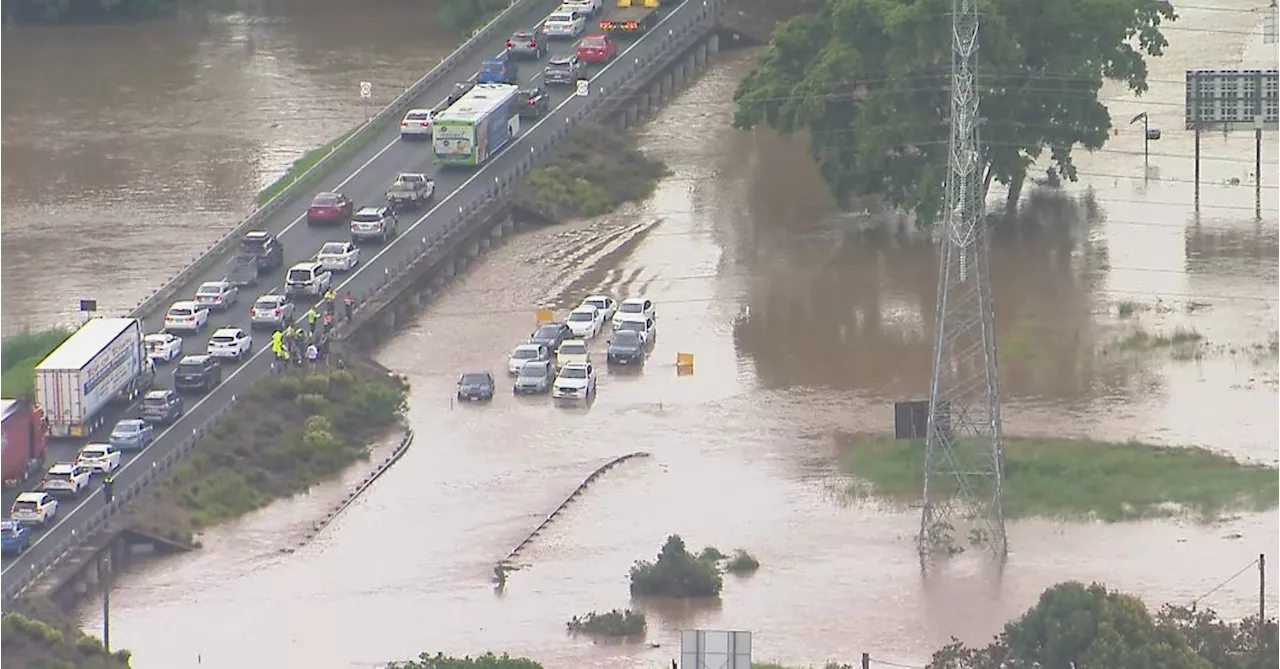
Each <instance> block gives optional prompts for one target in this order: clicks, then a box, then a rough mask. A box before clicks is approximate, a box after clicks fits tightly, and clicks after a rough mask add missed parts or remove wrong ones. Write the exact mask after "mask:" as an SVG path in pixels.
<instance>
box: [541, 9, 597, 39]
mask: <svg viewBox="0 0 1280 669" xmlns="http://www.w3.org/2000/svg"><path fill="white" fill-rule="evenodd" d="M586 31H587V17H586V15H585V14H582V13H579V12H575V11H572V10H570V11H557V12H553V13H552V14H551V15H550V16H548V17H547V20H546V21H543V22H542V34H543V35H546V36H547V37H567V38H574V37H577V36H578V35H581V34H582V33H584V32H586Z"/></svg>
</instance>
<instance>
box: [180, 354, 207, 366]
mask: <svg viewBox="0 0 1280 669" xmlns="http://www.w3.org/2000/svg"><path fill="white" fill-rule="evenodd" d="M208 359H209V356H208V355H205V354H204V353H195V354H192V355H184V356H182V359H181V360H179V361H178V364H179V365H181V364H182V363H184V362H204V361H206V360H208Z"/></svg>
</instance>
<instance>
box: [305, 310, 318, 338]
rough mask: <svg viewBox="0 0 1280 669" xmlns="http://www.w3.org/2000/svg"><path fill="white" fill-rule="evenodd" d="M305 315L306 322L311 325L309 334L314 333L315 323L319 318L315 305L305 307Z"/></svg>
mask: <svg viewBox="0 0 1280 669" xmlns="http://www.w3.org/2000/svg"><path fill="white" fill-rule="evenodd" d="M306 317H307V324H308V325H310V326H311V334H315V333H316V323H317V322H318V321H319V320H320V312H318V311H316V308H315V307H311V308H310V309H307V313H306Z"/></svg>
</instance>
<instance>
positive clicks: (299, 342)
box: [271, 290, 355, 371]
mask: <svg viewBox="0 0 1280 669" xmlns="http://www.w3.org/2000/svg"><path fill="white" fill-rule="evenodd" d="M336 301H337V296H336V295H334V293H333V291H332V290H330V291H327V292H325V294H324V297H323V298H321V300H320V302H319V303H318V304H317V305H316V306H313V307H311V308H310V309H308V310H307V312H306V313H305V314H303V315H302V318H303V320H304V321H305V322H306V325H305V326H302V325H295V324H292V323H290V324H288V325H286V326H285V327H284V329H282V330H276V331H275V332H273V333H271V351H272V352H273V353H275V356H276V357H275V368H276V369H277V371H283V370H284V369H285V368H287V367H288V366H289V364H290V363H292V364H294V365H302V364H304V363H305V364H306V365H307V366H309V367H311V368H315V367H316V366H318V365H322V364H325V363H326V362H327V361H328V359H329V339H330V334H331V333H332V331H333V326H334V310H335V306H336V305H335V303H336ZM342 306H343V312H344V314H345V315H346V318H347V320H351V316H352V315H353V314H354V313H355V298H354V297H352V295H351V293H350V292H347V294H346V295H345V296H344V297H343V298H342Z"/></svg>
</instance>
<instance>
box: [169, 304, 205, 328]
mask: <svg viewBox="0 0 1280 669" xmlns="http://www.w3.org/2000/svg"><path fill="white" fill-rule="evenodd" d="M208 322H209V308H208V307H205V306H202V305H200V304H198V303H196V302H191V301H189V300H182V301H180V302H174V303H173V304H172V305H171V306H170V307H169V311H167V312H165V314H164V329H165V332H175V331H176V332H196V333H199V332H200V331H201V330H203V329H204V326H205V325H206V324H207V323H208Z"/></svg>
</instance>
